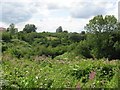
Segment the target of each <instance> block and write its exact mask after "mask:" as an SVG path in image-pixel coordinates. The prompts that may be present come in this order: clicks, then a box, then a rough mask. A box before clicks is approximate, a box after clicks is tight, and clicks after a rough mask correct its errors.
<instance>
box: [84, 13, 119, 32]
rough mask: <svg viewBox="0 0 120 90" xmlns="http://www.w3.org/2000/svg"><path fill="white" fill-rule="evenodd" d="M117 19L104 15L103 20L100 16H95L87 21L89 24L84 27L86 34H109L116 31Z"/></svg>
mask: <svg viewBox="0 0 120 90" xmlns="http://www.w3.org/2000/svg"><path fill="white" fill-rule="evenodd" d="M116 26H117V19H116V18H115V17H114V16H113V15H112V16H111V15H106V16H105V18H104V17H103V16H102V15H98V16H95V17H94V18H93V19H91V20H90V21H89V24H87V25H86V26H85V29H86V30H87V31H88V32H91V33H95V32H111V31H113V30H116Z"/></svg>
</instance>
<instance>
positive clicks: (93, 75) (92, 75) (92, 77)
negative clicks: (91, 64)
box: [89, 71, 96, 79]
mask: <svg viewBox="0 0 120 90" xmlns="http://www.w3.org/2000/svg"><path fill="white" fill-rule="evenodd" d="M95 73H96V72H95V71H93V72H92V73H91V74H90V76H89V79H94V77H95Z"/></svg>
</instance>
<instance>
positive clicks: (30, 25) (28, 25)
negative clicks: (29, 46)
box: [23, 24, 37, 33]
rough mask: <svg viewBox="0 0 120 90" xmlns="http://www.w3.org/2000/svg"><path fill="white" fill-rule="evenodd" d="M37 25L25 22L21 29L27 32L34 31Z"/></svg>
mask: <svg viewBox="0 0 120 90" xmlns="http://www.w3.org/2000/svg"><path fill="white" fill-rule="evenodd" d="M36 29H37V27H36V26H35V25H34V24H26V25H25V27H24V29H23V31H24V32H27V33H31V32H36Z"/></svg>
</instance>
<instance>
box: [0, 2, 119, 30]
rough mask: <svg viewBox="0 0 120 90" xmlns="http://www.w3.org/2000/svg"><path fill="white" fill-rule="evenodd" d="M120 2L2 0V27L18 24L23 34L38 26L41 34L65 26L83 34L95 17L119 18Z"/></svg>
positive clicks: (0, 10) (0, 19)
mask: <svg viewBox="0 0 120 90" xmlns="http://www.w3.org/2000/svg"><path fill="white" fill-rule="evenodd" d="M118 1H119V0H19V1H18V0H0V27H8V26H9V24H10V23H14V24H15V25H16V27H17V28H19V31H21V30H22V29H23V28H24V26H25V24H35V25H36V26H37V28H38V29H37V31H38V32H42V31H49V32H55V31H56V28H57V27H59V26H62V27H63V29H64V30H68V31H69V32H80V31H83V30H84V26H85V25H86V24H87V23H88V22H89V20H90V19H92V18H93V17H94V16H96V15H99V14H102V15H103V16H105V15H115V17H116V18H118V15H117V14H118Z"/></svg>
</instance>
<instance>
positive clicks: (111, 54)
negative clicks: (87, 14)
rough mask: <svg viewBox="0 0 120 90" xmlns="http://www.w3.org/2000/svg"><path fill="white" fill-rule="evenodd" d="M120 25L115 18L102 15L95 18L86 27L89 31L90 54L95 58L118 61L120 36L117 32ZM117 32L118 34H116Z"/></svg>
mask: <svg viewBox="0 0 120 90" xmlns="http://www.w3.org/2000/svg"><path fill="white" fill-rule="evenodd" d="M119 27H120V24H119V23H118V22H117V19H116V18H115V17H114V16H111V15H106V16H105V17H103V16H102V15H98V16H95V17H94V18H93V19H91V20H90V21H89V24H87V25H86V26H85V29H87V32H89V33H88V34H87V43H88V44H89V48H90V54H91V55H92V56H93V57H95V58H103V57H105V58H109V59H116V58H117V59H118V58H119V57H118V55H117V53H118V52H119V51H118V50H119V49H116V50H115V48H118V47H119V45H118V44H119V39H118V38H119V36H118V34H117V32H119V31H120V29H119ZM116 31H117V32H116Z"/></svg>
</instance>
